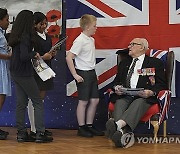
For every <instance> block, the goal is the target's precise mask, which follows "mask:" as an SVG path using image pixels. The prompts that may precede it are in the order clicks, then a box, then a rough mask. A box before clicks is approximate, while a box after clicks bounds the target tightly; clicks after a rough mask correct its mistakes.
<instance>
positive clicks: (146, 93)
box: [138, 90, 154, 98]
mask: <svg viewBox="0 0 180 154" xmlns="http://www.w3.org/2000/svg"><path fill="white" fill-rule="evenodd" d="M138 95H139V96H140V97H143V98H148V97H151V96H153V95H154V92H153V91H152V90H142V91H140V92H139V93H138Z"/></svg>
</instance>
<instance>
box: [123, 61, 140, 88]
mask: <svg viewBox="0 0 180 154" xmlns="http://www.w3.org/2000/svg"><path fill="white" fill-rule="evenodd" d="M137 60H138V58H135V59H134V61H133V63H132V65H131V68H130V69H129V72H128V74H127V78H126V87H127V88H131V84H130V82H131V77H132V74H133V72H134V67H135V65H136V62H137Z"/></svg>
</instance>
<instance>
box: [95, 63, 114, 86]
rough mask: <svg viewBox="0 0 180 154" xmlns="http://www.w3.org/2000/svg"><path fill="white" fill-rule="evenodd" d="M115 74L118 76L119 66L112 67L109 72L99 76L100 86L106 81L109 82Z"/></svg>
mask: <svg viewBox="0 0 180 154" xmlns="http://www.w3.org/2000/svg"><path fill="white" fill-rule="evenodd" d="M115 74H117V65H116V66H114V67H112V68H111V69H109V70H107V71H106V72H104V73H103V74H101V75H99V76H98V77H99V80H98V84H101V83H103V82H105V81H106V80H108V79H109V78H111V77H112V76H114V75H115Z"/></svg>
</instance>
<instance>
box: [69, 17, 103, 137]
mask: <svg viewBox="0 0 180 154" xmlns="http://www.w3.org/2000/svg"><path fill="white" fill-rule="evenodd" d="M96 21H97V19H96V17H95V16H93V15H89V14H85V15H83V16H82V17H81V19H80V27H81V28H82V32H81V34H80V35H79V36H78V37H77V38H76V39H75V40H74V42H73V45H72V47H71V49H70V51H69V52H68V54H67V57H66V61H67V65H68V67H69V70H70V72H71V74H72V75H73V77H74V79H75V80H76V85H77V90H78V98H79V102H78V106H77V120H78V124H79V129H78V135H79V136H83V137H93V136H94V135H95V136H102V135H104V132H101V131H98V130H97V129H95V127H94V126H93V120H94V116H95V112H96V107H97V105H98V103H99V92H98V82H97V76H96V72H95V64H96V59H95V43H94V38H93V37H91V36H92V35H93V34H95V32H96V29H97V27H96ZM73 59H74V60H75V62H73ZM88 102H89V103H90V104H89V106H88V108H87V115H86V107H87V104H88ZM85 117H86V119H85Z"/></svg>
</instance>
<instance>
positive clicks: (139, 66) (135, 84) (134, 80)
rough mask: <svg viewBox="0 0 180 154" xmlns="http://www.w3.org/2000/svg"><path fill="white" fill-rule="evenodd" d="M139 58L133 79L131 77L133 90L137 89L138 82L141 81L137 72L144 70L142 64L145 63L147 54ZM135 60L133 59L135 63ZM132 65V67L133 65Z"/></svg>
mask: <svg viewBox="0 0 180 154" xmlns="http://www.w3.org/2000/svg"><path fill="white" fill-rule="evenodd" d="M137 58H138V61H137V62H136V65H135V67H134V72H133V74H132V77H131V82H130V85H131V88H136V86H137V82H138V79H139V74H138V71H137V70H138V69H141V68H142V64H143V62H144V58H145V54H143V55H141V56H139V57H137ZM134 59H135V58H133V61H134ZM133 61H132V62H133ZM131 65H132V63H131ZM129 68H131V66H130V67H129Z"/></svg>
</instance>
